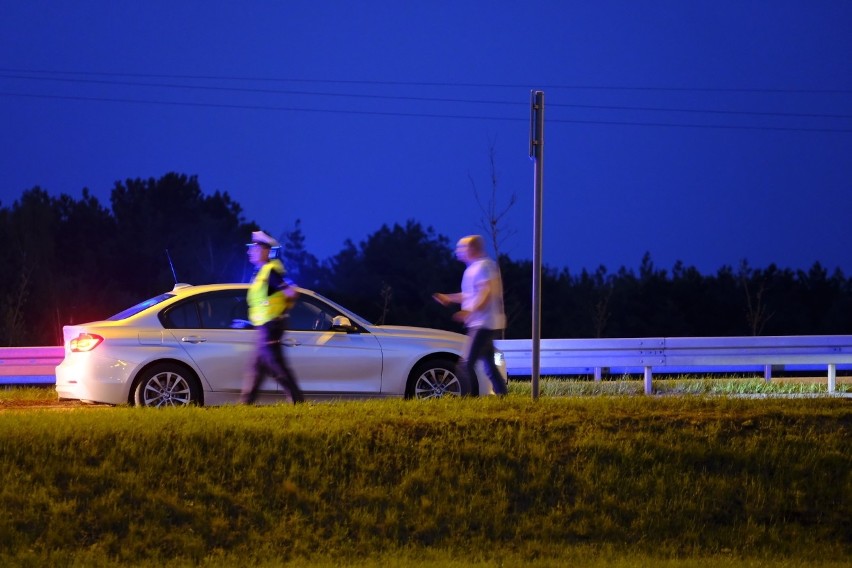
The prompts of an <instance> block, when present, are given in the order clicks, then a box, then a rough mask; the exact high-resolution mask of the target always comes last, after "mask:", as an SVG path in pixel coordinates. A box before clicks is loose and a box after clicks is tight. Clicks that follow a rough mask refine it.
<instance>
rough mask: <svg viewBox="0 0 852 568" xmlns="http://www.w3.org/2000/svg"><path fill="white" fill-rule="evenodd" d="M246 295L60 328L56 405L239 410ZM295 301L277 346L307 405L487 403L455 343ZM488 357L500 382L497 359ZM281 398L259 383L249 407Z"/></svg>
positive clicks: (205, 296) (315, 301)
mask: <svg viewBox="0 0 852 568" xmlns="http://www.w3.org/2000/svg"><path fill="white" fill-rule="evenodd" d="M247 290H248V284H209V285H203V286H189V285H184V284H179V285H177V286H175V288H174V290H172V291H171V292H167V293H165V294H161V295H159V296H156V297H154V298H151V299H149V300H146V301H144V302H142V303H140V304H137V305H136V306H133V307H132V308H129V309H127V310H125V311H123V312H121V313H119V314H116V315H114V316H112V317H110V318H108V319H106V320H104V321H98V322H92V323H87V324H82V325H68V326H65V327H63V335H64V345H65V358H64V359H63V361H62V363H60V365H59V366H58V367H56V391H57V394H58V395H59V398H63V399H78V400H84V401H91V402H101V403H107V404H135V405H138V406H180V405H187V404H198V405H218V404H228V403H235V402H237V401H238V400H239V395H240V388H241V386H242V381H243V375H244V373H245V372H246V368H247V365H248V363H249V361H250V358H251V357H252V356H253V354H254V345H255V334H256V333H258V332H257V331H255V330H252V329H250V327H244V324H245V323H246V322H245V320H246V317H247V305H246V292H247ZM299 292H300V295H299V299H298V301H297V303H296V305H295V306H294V307H293V309H292V310H291V311H290V313H289V322H288V331H287V332H286V333H285V334H284V338H283V339H282V340H281V343H282V344H283V345H284V349H285V356H286V357H287V358H288V361H289V363H290V366H291V368H292V369H293V371H294V373H295V375H296V379H297V381H298V382H299V386H300V387H301V389H302V390H303V391H304V393H305V395H306V397H307V398H308V399H313V400H318V399H341V398H369V397H405V398H432V397H441V396H445V395H462V394H472V395H478V394H480V393H482V394H493V390H492V388H491V383H490V381H489V380H488V378H487V377H486V376H485V375H484V373H482V372H479V373H478V375H479V376H478V377H477V381H475V384H471V385H467V384H462V381H461V380H460V377H459V376H457V375H456V371H455V365H456V362H457V361H458V359H459V357H460V356H461V354H462V352H463V349H464V345H465V341H466V337H465V336H464V335H461V334H458V333H452V332H449V331H442V330H436V329H426V328H418V327H402V326H391V325H373V324H371V323H369V322H367V321H366V320H364V319H363V318H361V317H359V316H358V315H356V314H354V313H352V312H350V311H349V310H347V309H345V308H343V307H341V306H339V305H337V304H335V303H334V302H332V301H331V300H328V299H326V298H324V297H322V296H320V295H319V294H317V293H315V292H311V291H309V290H305V289H300V290H299ZM495 357H496V359H497V366H498V368H499V369H500V370H501V372H502V373H503V376H504V377H505V376H506V372H505V369H506V367H505V363H504V361H503V360H502V354H500V353H499V352H498V353H496V355H495ZM286 400H287V393H286V392H284V391H283V389H281V388H280V387H279V386H278V383H276V382H275V381H274V380H272V379H270V378H268V379H266V381H265V382H264V383H263V385H262V386H261V390H260V396H259V397H258V402H262V403H274V402H282V401H286Z"/></svg>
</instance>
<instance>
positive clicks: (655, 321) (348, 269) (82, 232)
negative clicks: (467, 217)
mask: <svg viewBox="0 0 852 568" xmlns="http://www.w3.org/2000/svg"><path fill="white" fill-rule="evenodd" d="M110 203H111V208H107V207H105V206H103V205H102V204H101V203H99V202H98V200H97V199H96V198H95V197H93V196H92V195H91V194H90V192H89V190H88V189H85V188H84V189H83V190H82V197H81V198H79V199H74V198H72V197H69V196H68V195H64V194H62V195H59V196H58V197H54V196H51V195H49V194H48V192H46V191H45V190H43V189H41V188H39V187H34V188H32V189H30V190H27V191H24V192H23V193H22V195H21V197H20V199H18V200H17V201H15V202H14V203H13V204H12V205H11V206H10V207H0V245H2V246H0V345H5V346H9V345H58V344H60V343H61V330H62V326H63V325H67V324H73V323H81V322H85V321H92V320H96V319H102V318H104V317H107V316H109V315H111V314H113V313H116V312H118V311H120V310H121V309H124V308H126V307H128V306H130V305H132V304H134V303H136V302H139V301H141V300H143V299H145V298H148V297H151V296H154V295H156V294H159V293H162V292H163V291H164V290H168V289H170V288H171V287H172V286H173V285H174V277H173V274H172V269H171V267H170V264H169V258H168V257H167V253H166V251H168V256H169V257H171V260H172V262H173V264H174V268H175V271H176V273H177V277H178V279H179V280H180V281H184V282H189V283H205V282H228V281H246V280H247V279H248V278H249V276H250V271H251V268H250V267H249V265H248V263H247V260H246V254H245V246H244V245H245V242H246V240H247V238H248V235H249V234H250V232H251V231H253V230H257V228H258V227H257V225H256V224H255V223H253V222H249V221H246V220H245V219H244V217H243V214H242V208H241V207H240V205H239V204H238V203H236V202H235V201H233V200H232V199H231V198H230V196H229V195H228V194H227V193H222V192H218V191H217V192H215V193H214V194H212V195H205V194H204V193H203V192H202V191H201V188H200V186H199V183H198V180H197V178H195V177H187V176H185V175H181V174H175V173H169V174H166V175H165V176H163V177H162V178H160V179H153V178H152V179H147V180H142V179H128V180H126V181H125V182H123V183H122V182H117V183H116V184H115V186H114V187H113V190H112V194H111V197H110ZM280 241H281V243H282V256H283V258H284V262H285V264H286V265H287V267H288V271H289V273H290V275H291V277H293V278H294V279H295V280H296V281H297V282H298V283H299V284H300V285H302V286H305V287H308V288H312V289H315V290H317V291H319V292H320V293H323V294H325V295H327V296H329V297H330V298H331V299H333V300H336V301H338V302H340V303H341V304H343V305H345V306H347V307H350V308H351V309H353V310H354V311H355V312H357V313H360V314H361V315H363V316H364V317H366V318H368V319H370V320H373V321H375V322H381V323H385V324H400V325H422V326H427V327H437V328H444V329H451V330H455V331H460V330H461V328H460V326H459V324H457V323H455V322H453V321H452V320H451V318H450V315H451V311H450V310H448V309H447V308H443V307H442V306H440V305H439V304H437V303H436V302H434V301H433V300H432V299H431V295H432V293H434V292H436V291H444V292H451V291H457V290H458V289H459V286H460V280H461V275H462V272H463V270H464V265H462V264H461V263H460V262H458V261H457V260H456V259H455V256H454V254H453V250H454V247H453V246H452V245H451V244H450V241H449V239H448V238H447V237H445V236H443V235H440V234H437V233H436V232H435V230H434V229H432V228H431V227H428V228H424V227H423V226H422V225H421V224H420V223H418V222H416V221H414V220H409V221H407V222H406V223H405V224H404V225H399V224H395V225H393V226H389V225H383V226H382V227H380V228H379V229H378V230H377V231H376V232H375V233H373V234H371V235H369V236H368V237H367V238H366V239H365V240H364V241H362V242H360V243H358V244H357V245H356V244H355V243H353V242H352V241H346V242H345V243H344V246H343V248H342V250H341V251H340V252H339V253H337V254H336V255H334V256H332V257H331V258H329V259H327V260H324V261H319V260H318V259H317V258H316V257H315V256H313V255H312V254H311V253H310V252H309V251H308V247H307V246H306V239H305V236H304V234H303V233H302V229H301V223H300V222H299V221H296V223H295V226H294V228H293V229H292V230H290V231H285V232H284V233H283V234H282V235H281V237H280ZM499 260H500V266H501V271H502V276H503V284H504V294H505V296H506V301H505V305H506V308H507V320H508V328H507V330H506V337H507V338H509V339H512V338H525V337H529V336H530V330H531V321H530V309H531V306H530V304H531V300H532V298H531V286H532V263H531V262H530V261H529V260H512V259H510V258H509V257H507V256H506V255H500V258H499ZM542 301H543V313H542V337H545V338H560V337H565V338H570V337H652V336H663V337H665V336H669V337H671V336H732V335H753V334H761V335H808V334H848V333H852V279H849V278H847V277H845V276H844V275H843V273H842V272H841V271H840V270H835V271H834V272H831V273H830V272H829V271H828V270H827V269H826V268H825V267H823V266H822V265H821V264H819V263H816V264H814V265H813V266H812V267H811V268H810V269H809V270H791V269H782V268H779V267H778V266H776V265H774V264H772V265H769V266H768V267H766V268H753V267H751V266H749V265H748V263H747V262H746V261H742V262H741V263H740V265H739V266H738V268H737V269H736V270H734V269H732V268H731V267H729V266H723V267H722V268H720V269H719V270H718V271H717V273H716V274H711V275H704V274H701V273H700V272H698V271H697V270H696V269H695V268H693V267H689V266H685V265H684V264H683V263H682V262H677V263H675V265H674V266H673V267H672V268H671V271H667V270H665V269H661V268H658V267H656V266H655V265H654V263H653V261H652V258H651V255H650V253H646V254H645V256H644V257H643V258H642V260H641V263H640V265H639V269H638V272H636V271H634V270H632V269H628V268H625V267H621V268H619V269H618V270H617V271H616V272H614V273H610V272H608V270H607V269H606V267H604V266H599V267H598V268H597V269H596V270H595V271H594V272H588V271H586V270H582V271H580V272H579V273H576V274H572V273H571V272H570V270H569V269H568V268H567V267H566V268H562V269H559V270H557V269H554V268H552V267H544V270H543V275H542Z"/></svg>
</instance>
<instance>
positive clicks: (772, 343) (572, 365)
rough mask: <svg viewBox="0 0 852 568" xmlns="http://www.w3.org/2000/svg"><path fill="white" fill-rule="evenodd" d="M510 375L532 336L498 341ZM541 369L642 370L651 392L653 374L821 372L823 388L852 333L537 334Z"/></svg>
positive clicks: (844, 357) (845, 356)
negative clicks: (611, 336)
mask: <svg viewBox="0 0 852 568" xmlns="http://www.w3.org/2000/svg"><path fill="white" fill-rule="evenodd" d="M496 345H497V347H498V348H499V349H500V350H502V351H503V354H504V356H505V357H506V366H507V368H508V369H509V374H510V375H511V374H529V373H530V371H531V363H532V340H529V339H508V340H498V341H497V342H496ZM540 353H541V356H540V369H541V373H542V374H551V375H572V374H573V375H580V374H590V375H594V378H595V380H601V376H602V374H604V373H608V374H635V373H641V374H643V375H644V381H645V393H646V394H650V393H651V381H652V378H653V373H655V372H656V373H741V372H763V375H764V378H765V379H766V380H767V381H769V380H771V378H772V373H773V372H774V371H817V372H825V373H826V375H827V381H828V392H830V393H833V392H835V390H836V377H837V375H836V373H837V369H838V367H839V368H841V369H852V336H850V335H805V336H773V337H650V338H637V339H542V340H541V344H540Z"/></svg>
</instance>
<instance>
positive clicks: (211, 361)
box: [161, 289, 280, 394]
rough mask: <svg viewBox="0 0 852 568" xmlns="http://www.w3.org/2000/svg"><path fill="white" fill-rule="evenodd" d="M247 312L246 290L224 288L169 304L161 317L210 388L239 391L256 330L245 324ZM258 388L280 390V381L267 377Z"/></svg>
mask: <svg viewBox="0 0 852 568" xmlns="http://www.w3.org/2000/svg"><path fill="white" fill-rule="evenodd" d="M247 314H248V308H247V305H246V295H245V290H242V289H240V290H222V291H216V292H208V293H205V294H197V295H195V296H192V297H190V298H188V299H187V300H186V301H184V302H180V303H178V304H175V305H174V306H170V307H169V308H168V309H167V310H165V311H164V313H163V314H162V316H161V319H162V321H163V325H164V326H165V327H166V328H167V329H168V330H169V331H170V332H171V333H172V335H173V336H174V338H175V339H176V340H177V341H178V342H179V343H180V345H181V346H182V347H183V348H184V350H185V351H186V353H187V354H188V355H189V357H191V358H192V361H193V362H194V363H195V365H196V366H197V367H198V369H199V370H200V371H201V375H202V377H201V379H202V380H203V381H206V382H207V384H208V386H209V389H210V390H213V391H219V392H233V393H239V392H240V391H241V389H242V382H243V376H244V374H245V372H246V369H247V366H248V364H249V362H250V360H251V358H252V357H253V355H254V349H255V337H256V334H257V332H256V331H254V330H252V329H247V328H245V327H242V324H241V322H244V321H245V320H246V318H247ZM259 392H261V393H267V394H268V393H279V392H280V391H279V387H278V383H276V382H275V381H274V380H273V379H272V378H271V377H267V378H266V379H265V380H264V382H263V383H262V384H261V386H260V391H259Z"/></svg>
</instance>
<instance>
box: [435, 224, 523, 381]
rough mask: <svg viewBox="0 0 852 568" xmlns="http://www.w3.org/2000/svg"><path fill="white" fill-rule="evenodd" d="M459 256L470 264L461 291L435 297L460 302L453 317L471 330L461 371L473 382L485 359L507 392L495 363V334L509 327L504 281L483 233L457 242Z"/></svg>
mask: <svg viewBox="0 0 852 568" xmlns="http://www.w3.org/2000/svg"><path fill="white" fill-rule="evenodd" d="M456 258H458V259H459V260H460V261H461V262H463V263H465V264H466V265H467V268H466V269H465V271H464V276H463V277H462V283H461V292H455V293H452V294H442V293H436V294H434V295H433V296H432V297H433V298H435V300H436V301H437V302H440V303H441V304H442V305H444V306H448V305H450V304H460V305H461V310H459V311H458V312H456V313H455V314H453V319H454V320H456V321H459V322H462V323H464V325H465V328H466V329H467V336H468V345H467V353H465V355H464V358H463V359H462V360H461V361H459V366H458V368H459V372H460V373H461V374H463V375H464V376H466V378H467V380H468V381H469V382H468V384H469V385H473V381H476V380H477V379H476V363H477V361H480V360H481V361H482V363H483V365H484V366H485V373H486V375H488V378H489V379H490V380H491V385H492V386H493V388H494V392H495V393H496V394H498V395H505V394H507V389H506V382H505V381H504V380H503V376H502V375H501V374H500V371H499V370H498V369H497V365H496V364H495V363H494V336H495V334H496V332H498V331H499V330H501V329H503V328H504V327H505V326H506V316H505V314H504V312H503V283H502V281H501V279H500V270H499V268H498V267H497V263H495V262H494V261H493V260H491V259H490V258H488V256H487V255H486V253H485V241H484V239H483V238H482V237H481V236H480V235H470V236H467V237H464V238H462V239H461V240H459V242H458V244H456Z"/></svg>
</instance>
